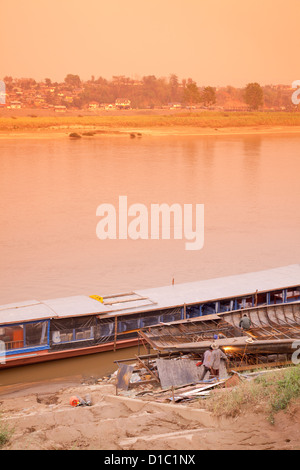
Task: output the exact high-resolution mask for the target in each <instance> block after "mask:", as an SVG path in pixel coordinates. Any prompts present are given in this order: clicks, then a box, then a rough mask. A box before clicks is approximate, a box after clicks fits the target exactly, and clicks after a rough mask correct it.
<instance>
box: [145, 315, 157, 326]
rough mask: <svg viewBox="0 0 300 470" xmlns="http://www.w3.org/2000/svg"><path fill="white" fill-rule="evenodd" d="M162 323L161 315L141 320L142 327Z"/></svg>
mask: <svg viewBox="0 0 300 470" xmlns="http://www.w3.org/2000/svg"><path fill="white" fill-rule="evenodd" d="M159 322H160V315H145V317H144V318H142V319H141V327H144V326H151V325H157V324H158V323H159Z"/></svg>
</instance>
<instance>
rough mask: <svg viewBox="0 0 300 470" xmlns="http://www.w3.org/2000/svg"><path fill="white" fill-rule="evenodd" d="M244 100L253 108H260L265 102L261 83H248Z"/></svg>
mask: <svg viewBox="0 0 300 470" xmlns="http://www.w3.org/2000/svg"><path fill="white" fill-rule="evenodd" d="M244 100H245V103H246V104H247V105H248V106H250V108H252V109H258V108H259V107H260V106H262V105H263V104H264V92H263V89H262V87H261V86H260V85H259V83H256V82H255V83H248V85H247V86H246V88H245V94H244Z"/></svg>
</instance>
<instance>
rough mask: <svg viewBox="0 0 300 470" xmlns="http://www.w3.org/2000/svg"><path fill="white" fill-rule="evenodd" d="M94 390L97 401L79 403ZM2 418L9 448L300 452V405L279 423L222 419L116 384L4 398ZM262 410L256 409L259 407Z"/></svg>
mask: <svg viewBox="0 0 300 470" xmlns="http://www.w3.org/2000/svg"><path fill="white" fill-rule="evenodd" d="M87 394H90V396H91V398H92V406H90V407H87V406H85V407H83V406H79V407H75V408H74V407H72V406H70V404H69V399H70V397H71V396H72V395H80V396H81V397H84V396H86V395H87ZM0 400H1V405H0V413H1V415H2V419H1V421H2V423H6V424H8V425H9V426H10V427H12V428H14V432H13V434H12V437H11V439H10V442H9V444H7V445H6V446H5V447H4V448H5V449H14V450H17V449H41V450H43V449H45V450H46V449H74V450H75V449H91V450H92V449H95V450H97V449H99V450H100V449H102V450H138V449H143V450H171V449H172V450H203V449H210V450H213V449H297V448H299V434H300V426H299V424H300V409H294V410H293V412H292V413H291V412H290V413H289V414H288V413H282V414H280V415H279V416H278V417H277V418H276V423H275V426H274V425H271V424H269V423H268V421H267V419H266V416H265V415H264V414H263V413H262V410H261V409H260V410H254V412H253V410H252V411H251V412H250V413H249V414H247V415H244V416H241V417H239V418H238V419H235V420H215V419H214V418H213V417H212V416H211V415H210V414H209V413H208V412H206V411H204V410H201V409H200V406H201V402H197V403H196V404H194V405H193V406H191V405H190V406H183V405H180V404H174V405H172V404H168V403H157V402H154V401H147V400H146V399H143V400H141V399H136V398H127V397H121V396H115V387H114V385H89V386H88V385H78V386H72V387H68V388H62V389H59V390H54V389H53V390H52V391H50V392H49V391H45V390H42V391H37V392H34V393H32V392H31V393H30V394H27V395H22V394H17V395H16V396H14V397H12V396H2V397H0ZM255 411H256V412H255Z"/></svg>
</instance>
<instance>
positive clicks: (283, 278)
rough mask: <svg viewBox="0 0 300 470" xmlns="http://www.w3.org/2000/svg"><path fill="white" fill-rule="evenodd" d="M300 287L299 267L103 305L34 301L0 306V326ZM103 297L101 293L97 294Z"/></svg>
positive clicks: (110, 299)
mask: <svg viewBox="0 0 300 470" xmlns="http://www.w3.org/2000/svg"><path fill="white" fill-rule="evenodd" d="M295 286H300V264H294V265H290V266H285V267H281V268H274V269H268V270H264V271H258V272H254V273H253V272H252V273H246V274H240V275H233V276H226V277H221V278H215V279H209V280H202V281H196V282H189V283H184V284H175V285H171V286H165V287H158V288H151V289H143V290H137V291H135V292H130V293H123V294H116V295H110V296H103V303H102V302H99V301H98V300H95V299H93V298H91V297H89V296H85V295H77V296H71V297H63V298H57V299H48V300H43V301H38V300H31V301H27V302H18V303H14V304H7V305H2V306H0V325H1V324H2V325H3V324H9V323H18V322H24V321H37V320H44V319H48V318H66V317H74V316H84V315H92V314H98V315H99V316H100V317H109V316H111V315H112V316H114V315H116V314H117V315H126V314H127V315H128V314H130V313H138V312H146V311H147V312H148V311H151V310H159V309H165V308H175V307H181V306H183V305H184V304H186V305H192V304H199V303H205V302H210V301H216V300H219V299H231V298H237V297H243V296H246V295H251V294H254V293H255V292H256V290H257V291H258V292H268V291H272V290H280V289H284V288H288V287H295ZM98 294H99V295H101V293H98Z"/></svg>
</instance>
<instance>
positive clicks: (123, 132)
mask: <svg viewBox="0 0 300 470" xmlns="http://www.w3.org/2000/svg"><path fill="white" fill-rule="evenodd" d="M73 132H75V133H77V134H80V135H81V139H78V140H79V141H80V140H82V139H84V140H91V139H92V140H95V139H97V140H101V138H102V139H103V138H105V137H122V138H127V139H128V138H129V137H131V138H132V137H147V136H148V137H149V136H152V137H164V136H165V137H184V136H186V137H188V136H194V137H195V136H199V137H200V136H236V135H282V134H287V135H300V126H265V125H259V126H252V127H249V126H241V127H220V128H214V127H193V126H169V127H168V126H165V127H163V126H161V127H151V128H147V127H145V128H144V127H141V128H129V127H126V128H125V127H124V128H123V127H120V128H115V129H111V128H105V127H101V128H95V127H91V126H54V127H52V128H49V129H43V128H41V129H39V128H37V129H20V130H1V131H0V139H1V140H2V139H15V140H19V139H58V138H59V139H70V137H69V134H70V133H73ZM89 133H92V134H93V135H85V134H89ZM75 140H76V139H75Z"/></svg>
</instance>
